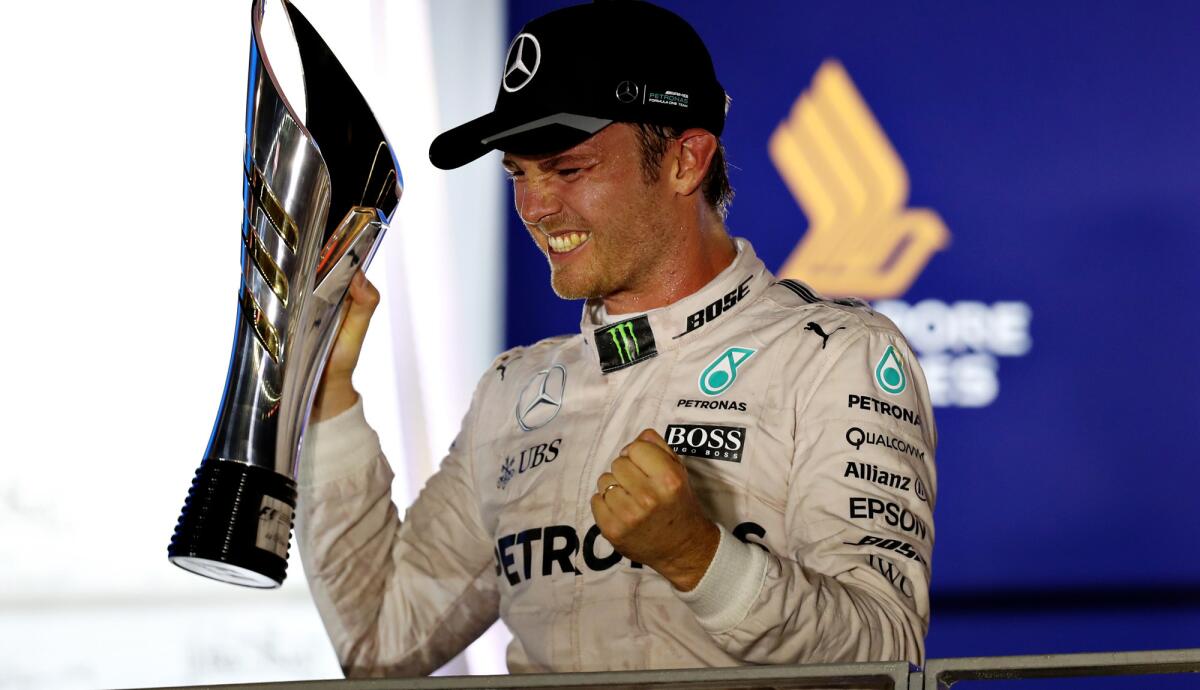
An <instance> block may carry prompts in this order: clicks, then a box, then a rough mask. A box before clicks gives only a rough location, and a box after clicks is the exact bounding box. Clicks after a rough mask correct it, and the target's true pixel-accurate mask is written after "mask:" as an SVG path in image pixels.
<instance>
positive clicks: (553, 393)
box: [516, 364, 567, 431]
mask: <svg viewBox="0 0 1200 690" xmlns="http://www.w3.org/2000/svg"><path fill="white" fill-rule="evenodd" d="M566 388H567V368H566V367H564V366H563V365H561V364H555V365H554V366H552V367H550V368H549V369H543V370H541V371H539V372H538V373H536V374H534V375H533V378H531V379H529V383H527V384H525V387H524V388H523V389H521V395H520V397H518V398H517V409H516V413H517V426H519V427H521V430H522V431H533V430H534V429H538V428H540V427H543V426H546V425H547V424H549V423H550V421H551V420H553V419H554V418H555V417H557V416H558V411H559V410H560V409H562V402H563V392H564V391H566Z"/></svg>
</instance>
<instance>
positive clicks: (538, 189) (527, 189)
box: [513, 182, 562, 225]
mask: <svg viewBox="0 0 1200 690" xmlns="http://www.w3.org/2000/svg"><path fill="white" fill-rule="evenodd" d="M513 197H514V198H513V202H514V203H515V204H516V206H517V215H519V216H520V217H521V220H522V221H524V222H525V223H527V224H529V225H537V224H538V223H540V222H542V221H543V220H545V219H546V218H548V217H550V216H552V215H554V214H556V213H558V212H559V211H561V210H562V203H561V202H560V201H559V199H558V196H557V195H556V194H554V193H553V192H551V191H550V190H549V189H547V188H546V186H545V185H544V184H539V183H536V182H534V183H529V182H526V183H525V184H521V185H518V186H517V187H516V189H515V190H514V194H513Z"/></svg>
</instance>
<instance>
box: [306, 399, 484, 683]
mask: <svg viewBox="0 0 1200 690" xmlns="http://www.w3.org/2000/svg"><path fill="white" fill-rule="evenodd" d="M478 395H479V394H478V392H477V393H476V397H477V398H478ZM476 402H477V400H476ZM474 410H475V403H473V404H472V411H471V412H468V414H467V418H466V419H465V420H464V423H463V428H462V430H461V431H460V432H459V435H458V438H457V439H456V440H455V442H454V444H453V445H452V446H451V448H450V452H449V454H448V455H447V456H446V457H445V459H444V460H443V461H442V464H441V467H440V468H439V469H438V471H437V472H436V473H435V474H434V475H433V476H432V477H431V478H430V479H429V481H428V483H427V484H426V485H425V487H424V488H423V489H422V490H421V493H420V495H419V496H418V497H417V499H416V501H415V502H414V503H413V504H412V506H411V507H410V508H409V509H408V512H407V514H406V515H405V519H404V521H403V522H402V521H401V520H400V518H399V515H398V513H397V509H396V505H395V504H394V503H393V502H392V498H391V486H392V477H393V474H392V471H391V469H390V467H389V466H388V464H387V461H386V459H385V458H384V456H383V453H382V451H381V450H380V446H379V438H378V436H377V435H376V434H375V432H374V431H373V430H372V429H371V428H370V427H369V426H368V425H367V422H366V420H365V419H364V417H363V413H362V402H361V401H360V402H359V403H358V404H357V405H355V407H353V408H351V409H350V410H348V411H347V412H345V413H343V414H342V415H339V416H338V417H336V418H333V419H330V420H327V421H325V422H322V423H320V424H317V425H314V427H313V428H312V429H311V430H310V431H309V435H308V436H309V437H308V439H306V446H308V447H307V448H306V449H305V453H304V458H303V462H302V464H301V471H300V481H299V502H298V503H299V505H298V517H297V537H298V543H299V546H300V552H301V556H302V560H303V563H304V571H305V574H306V576H307V578H308V583H309V587H310V589H311V590H312V594H313V599H314V601H315V602H316V605H317V609H318V611H319V612H320V614H321V619H322V621H323V622H324V624H325V628H326V631H327V632H328V634H329V637H330V640H331V641H332V643H333V646H334V649H335V651H336V652H337V656H338V660H339V662H340V663H341V665H342V669H343V671H344V672H345V674H346V675H347V676H348V677H378V676H411V675H425V674H428V673H431V672H432V671H434V670H436V669H437V668H438V667H440V666H441V665H443V664H444V663H446V662H447V661H449V660H450V659H452V658H453V657H454V656H455V655H456V654H458V652H460V651H461V650H462V649H463V648H465V647H466V646H467V645H468V644H470V643H471V641H473V640H474V639H475V638H476V637H478V636H479V635H480V634H481V633H482V632H483V631H485V630H486V629H487V628H488V626H489V625H491V624H492V623H493V622H494V621H495V620H496V618H497V617H498V615H499V614H498V605H499V604H498V602H499V594H498V591H497V588H496V578H495V574H494V572H493V570H494V567H495V566H494V563H493V558H492V548H491V540H490V538H489V537H488V534H487V532H486V531H485V530H484V528H483V525H482V523H481V520H480V517H479V512H478V505H479V502H478V500H477V499H476V495H475V494H476V490H475V486H474V484H473V481H472V476H471V464H470V453H471V442H472V439H471V438H470V436H471V434H470V427H471V420H472V418H473V415H474Z"/></svg>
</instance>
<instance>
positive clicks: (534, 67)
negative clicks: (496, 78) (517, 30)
mask: <svg viewBox="0 0 1200 690" xmlns="http://www.w3.org/2000/svg"><path fill="white" fill-rule="evenodd" d="M541 64H542V46H541V44H540V43H538V40H537V38H536V37H535V36H534V35H533V34H517V37H516V38H514V39H513V42H512V46H510V47H509V49H508V59H506V60H505V61H504V79H503V84H504V90H505V91H507V92H509V93H513V92H514V91H520V90H521V89H523V88H525V85H526V84H528V83H529V82H530V81H532V80H533V75H535V74H537V71H538V66H539V65H541Z"/></svg>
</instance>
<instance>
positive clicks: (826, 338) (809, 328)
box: [804, 321, 846, 350]
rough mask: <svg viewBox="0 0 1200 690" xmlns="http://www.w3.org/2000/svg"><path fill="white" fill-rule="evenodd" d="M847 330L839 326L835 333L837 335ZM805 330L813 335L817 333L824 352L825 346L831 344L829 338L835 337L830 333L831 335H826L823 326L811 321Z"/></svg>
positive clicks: (834, 330)
mask: <svg viewBox="0 0 1200 690" xmlns="http://www.w3.org/2000/svg"><path fill="white" fill-rule="evenodd" d="M845 328H846V327H845V326H838V327H837V328H835V329H833V333H837V332H838V331H840V330H843V329H845ZM804 330H806V331H812V332H813V333H816V334H817V335H819V336H821V349H822V350H824V349H825V345H826V344H827V343H828V342H829V336H831V335H833V333H830V334H829V335H825V331H824V329H822V328H821V324H819V323H817V322H816V321H809V322H808V325H807V326H805V327H804Z"/></svg>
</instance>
